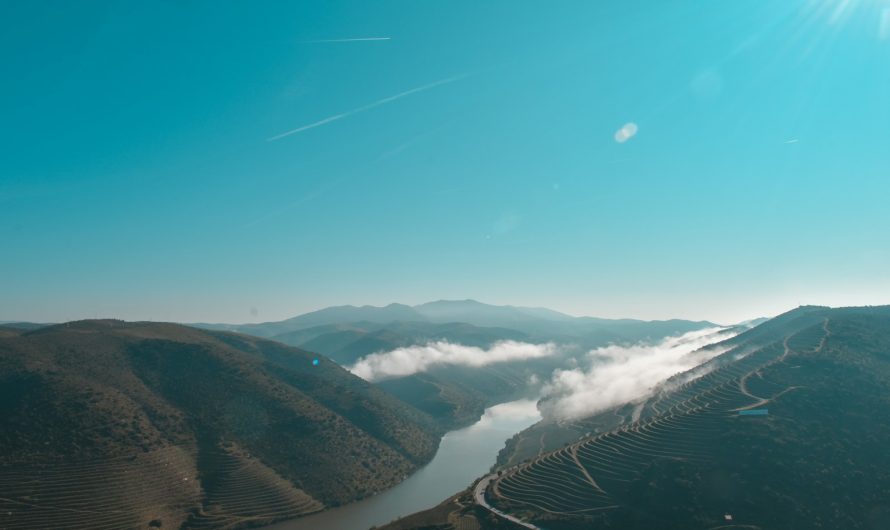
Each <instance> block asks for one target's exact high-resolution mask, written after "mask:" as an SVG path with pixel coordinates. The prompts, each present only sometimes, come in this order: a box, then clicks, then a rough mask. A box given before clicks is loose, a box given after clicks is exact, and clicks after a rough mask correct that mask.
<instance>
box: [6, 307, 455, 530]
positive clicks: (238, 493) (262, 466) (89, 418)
mask: <svg viewBox="0 0 890 530" xmlns="http://www.w3.org/2000/svg"><path fill="white" fill-rule="evenodd" d="M314 358H315V356H314V355H312V354H310V353H308V352H305V351H303V350H299V349H296V348H293V347H288V346H285V345H282V344H279V343H275V342H271V341H268V340H262V339H257V338H253V337H247V336H242V335H236V334H233V333H227V332H208V331H201V330H197V329H194V328H189V327H184V326H178V325H173V324H156V323H125V322H120V321H82V322H72V323H69V324H63V325H57V326H51V327H47V328H43V329H38V330H33V331H26V332H16V333H14V334H9V335H8V336H2V337H0V455H2V456H0V527H2V528H6V529H10V530H11V529H24V528H71V529H76V528H84V529H87V528H89V529H95V528H148V527H150V526H154V527H158V526H161V525H162V526H163V528H179V527H183V528H223V527H225V528H236V527H241V526H249V525H258V524H264V523H268V522H271V521H273V520H277V519H282V518H289V517H295V516H299V515H301V514H305V513H310V512H312V511H317V510H320V509H322V508H324V507H325V506H336V505H338V504H342V503H345V502H349V501H352V500H355V499H359V498H362V497H365V496H368V495H371V494H373V493H374V492H376V491H378V490H382V489H384V488H387V487H390V486H392V485H394V484H396V483H397V482H399V481H400V480H402V478H403V477H404V476H405V475H407V474H409V473H411V472H412V471H414V470H415V469H416V468H417V467H418V466H420V465H422V464H423V463H425V462H427V461H428V460H429V459H430V458H431V457H432V455H433V454H434V452H435V450H436V447H437V443H438V438H439V435H440V432H438V431H437V430H436V428H435V427H433V424H432V422H431V420H430V419H429V417H428V416H426V415H424V414H423V413H421V412H419V411H417V410H416V409H413V408H412V407H409V406H407V405H405V404H404V403H403V402H401V401H400V400H398V399H396V398H393V397H391V396H389V395H388V394H386V393H385V392H383V391H381V390H379V389H377V388H375V387H373V386H372V385H370V384H368V383H366V382H365V381H363V380H361V379H359V378H357V377H355V376H353V375H351V374H349V373H348V372H346V371H345V370H343V369H342V368H340V367H339V366H338V365H336V364H335V363H333V362H331V361H329V360H327V359H325V358H320V359H319V361H318V363H317V365H316V364H315V363H313V359H314Z"/></svg>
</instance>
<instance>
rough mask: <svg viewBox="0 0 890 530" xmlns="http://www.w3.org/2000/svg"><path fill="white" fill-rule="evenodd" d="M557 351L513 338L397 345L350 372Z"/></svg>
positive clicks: (405, 371)
mask: <svg viewBox="0 0 890 530" xmlns="http://www.w3.org/2000/svg"><path fill="white" fill-rule="evenodd" d="M555 353H556V345H555V344H552V343H547V344H529V343H527V342H516V341H512V340H505V341H499V342H496V343H494V344H493V345H492V346H491V348H489V349H487V350H484V349H482V348H477V347H475V346H464V345H462V344H453V343H451V342H448V341H436V342H429V343H427V344H424V345H418V346H408V347H405V348H398V349H395V350H393V351H391V352H385V353H373V354H371V355H368V356H366V357H362V358H361V359H359V360H358V362H356V363H355V364H354V365H352V367H350V368H349V371H350V372H352V373H354V374H355V375H357V376H359V377H361V378H362V379H365V380H366V381H379V380H381V379H389V378H393V377H404V376H406V375H411V374H416V373H418V372H425V371H427V370H429V369H430V368H432V367H434V366H442V365H463V366H485V365H488V364H493V363H502V362H507V361H519V360H523V359H537V358H540V357H548V356H550V355H553V354H555Z"/></svg>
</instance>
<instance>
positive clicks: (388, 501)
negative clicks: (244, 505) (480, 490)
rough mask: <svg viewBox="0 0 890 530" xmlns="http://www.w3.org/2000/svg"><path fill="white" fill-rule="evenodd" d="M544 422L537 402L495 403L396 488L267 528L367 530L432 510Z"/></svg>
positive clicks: (447, 437)
mask: <svg viewBox="0 0 890 530" xmlns="http://www.w3.org/2000/svg"><path fill="white" fill-rule="evenodd" d="M540 419H541V416H540V415H539V414H538V410H537V408H536V407H535V401H534V400H530V399H523V400H519V401H511V402H509V403H502V404H500V405H495V406H494V407H491V408H488V409H486V410H485V414H484V415H483V416H482V419H480V420H479V421H478V422H477V423H475V424H473V425H471V426H469V427H467V428H464V429H460V430H457V431H451V432H449V433H448V434H446V435H445V436H444V437H443V438H442V443H441V445H440V446H439V451H438V452H437V453H436V456H435V457H434V458H433V460H432V461H431V462H430V463H429V464H427V465H426V466H425V467H423V468H422V469H420V470H419V471H418V472H417V473H415V474H413V475H411V476H410V477H408V479H407V480H405V481H404V482H402V483H401V484H399V485H398V486H396V487H394V488H392V489H390V490H387V491H385V492H383V493H381V494H379V495H376V496H374V497H371V498H368V499H365V500H362V501H359V502H356V503H353V504H349V505H347V506H342V507H340V508H335V509H332V510H329V511H326V512H322V513H319V514H317V515H311V516H309V517H303V518H300V519H295V520H292V521H285V522H283V523H278V524H275V525H272V526H269V527H267V528H270V529H274V530H367V529H368V528H369V527H371V526H374V525H377V526H379V525H382V524H386V523H388V522H390V521H392V520H393V519H396V518H397V517H402V516H405V515H409V514H412V513H414V512H417V511H420V510H425V509H427V508H432V507H433V506H435V505H436V504H438V503H440V502H442V501H443V500H445V499H446V498H448V497H450V496H451V495H453V494H455V493H457V492H458V491H460V490H462V489H464V488H466V487H468V486H469V485H470V484H472V482H473V480H475V479H477V478H479V477H481V476H482V475H484V474H485V473H486V472H487V471H488V469H489V468H490V467H491V466H492V465H494V463H495V459H496V458H497V454H498V451H500V450H501V448H503V447H504V442H506V441H507V439H508V438H510V437H511V436H513V435H514V434H516V433H517V432H519V431H521V430H522V429H525V428H526V427H528V426H529V425H532V424H533V423H535V422H537V421H538V420H540Z"/></svg>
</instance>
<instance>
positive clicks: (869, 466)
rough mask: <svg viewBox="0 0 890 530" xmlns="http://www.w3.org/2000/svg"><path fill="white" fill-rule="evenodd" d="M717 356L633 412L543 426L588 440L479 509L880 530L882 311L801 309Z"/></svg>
mask: <svg viewBox="0 0 890 530" xmlns="http://www.w3.org/2000/svg"><path fill="white" fill-rule="evenodd" d="M723 345H724V346H729V347H731V349H729V350H728V351H727V352H726V353H723V354H722V355H719V356H717V357H715V358H714V359H712V360H711V361H709V362H708V363H706V364H705V365H703V366H702V367H699V368H697V369H695V370H694V371H693V372H694V373H688V374H680V375H678V376H676V377H674V378H672V380H670V381H668V382H666V383H665V384H664V385H662V388H661V390H660V391H658V392H656V393H655V395H654V396H653V397H651V398H650V399H648V400H647V401H645V402H644V403H637V404H633V405H629V406H624V407H619V408H618V409H612V410H608V411H605V412H603V413H601V414H598V415H596V416H593V417H591V418H587V419H585V420H581V421H577V422H573V424H572V426H571V430H567V429H568V426H565V425H564V426H562V427H559V426H555V427H554V429H555V430H554V432H556V431H558V430H559V429H560V428H561V429H562V430H563V434H565V432H572V431H574V432H579V431H580V432H585V431H586V432H587V433H590V434H588V435H586V436H584V435H582V438H581V439H580V440H578V441H575V442H574V443H570V444H567V445H566V446H565V447H563V448H561V449H559V450H557V451H553V452H549V453H545V454H543V455H541V456H539V457H537V458H534V459H532V460H531V461H529V462H527V463H523V464H521V465H518V466H515V467H510V468H507V469H506V470H504V471H503V473H502V474H501V476H500V477H499V478H498V479H497V480H496V481H494V483H493V486H492V487H490V488H489V490H488V491H487V493H486V495H487V497H488V499H489V501H490V502H491V503H492V504H493V505H495V506H497V507H498V508H500V509H502V510H504V511H505V512H508V513H512V514H514V515H517V516H519V517H522V518H524V519H526V520H531V521H534V522H535V524H538V525H540V526H541V527H546V528H548V529H580V528H585V529H586V528H615V529H619V528H620V529H636V528H639V529H644V528H665V529H687V528H751V529H773V528H774V529H815V528H825V529H835V528H858V529H869V530H870V529H878V528H886V519H887V516H888V513H890V505H888V502H887V499H888V498H890V473H888V472H887V469H890V456H888V453H887V451H886V447H885V445H886V444H885V442H886V440H887V439H890V415H888V412H887V411H888V410H890V397H888V396H890V308H849V309H828V308H820V307H804V308H800V309H797V310H795V311H791V312H789V313H786V314H784V315H781V316H779V317H777V318H775V319H772V320H771V321H769V322H766V323H764V324H762V325H761V326H758V327H757V328H754V329H753V330H751V331H748V332H746V333H743V334H741V335H739V336H737V337H735V338H733V339H730V340H729V341H726V342H724V343H723ZM537 429H539V432H540V430H541V429H542V427H541V426H538V427H537ZM532 431H534V429H533V430H532ZM529 434H530V433H528V432H527V433H523V435H520V438H521V437H522V436H525V437H526V438H528V436H529ZM514 449H515V448H514ZM508 452H509V451H508ZM729 521H731V522H729ZM722 525H729V526H722Z"/></svg>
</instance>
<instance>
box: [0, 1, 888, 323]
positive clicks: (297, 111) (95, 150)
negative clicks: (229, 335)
mask: <svg viewBox="0 0 890 530" xmlns="http://www.w3.org/2000/svg"><path fill="white" fill-rule="evenodd" d="M0 66H2V69H0V75H2V83H0V116H2V119H0V160H2V163H0V238H2V241H3V245H2V249H3V250H2V254H0V258H2V259H0V320H31V321H44V322H46V321H64V320H72V319H78V318H93V317H115V318H123V319H127V320H169V321H180V322H194V321H204V322H254V321H269V320H278V319H282V318H287V317H290V316H293V315H295V314H298V313H302V312H305V311H309V310H313V309H317V308H321V307H324V306H328V305H338V304H356V305H361V304H374V305H382V304H387V303H390V302H402V303H409V304H413V303H420V302H425V301H428V300H435V299H443V298H444V299H463V298H474V299H478V300H482V301H485V302H489V303H496V304H514V305H532V306H545V307H551V308H553V309H557V310H561V311H565V312H568V313H571V314H576V315H593V316H600V317H636V318H645V319H656V318H694V319H709V320H711V321H714V322H720V323H728V322H734V321H739V320H743V319H746V318H753V317H757V316H763V315H771V314H776V313H780V312H782V311H785V310H787V309H790V308H792V307H795V306H797V305H800V304H822V305H859V304H882V303H890V274H887V271H888V270H890V230H888V228H890V208H888V207H887V198H888V197H890V148H888V143H890V97H888V96H887V95H888V94H890V0H783V1H782V2H776V1H774V0H751V1H748V2H706V1H702V0H698V1H688V0H672V1H663V0H648V1H643V0H620V1H619V0H604V1H601V2H589V1H575V2H572V1H561V2H532V1H528V2H524V1H515V0H504V1H490V2H484V3H482V2H476V1H463V0H453V1H448V2H445V1H434V0H422V1H418V0H403V1H389V0H380V1H375V2H362V1H356V2H338V1H323V2H322V1H319V2H272V1H269V2H217V1H213V2H210V1H208V2H200V1H189V2H184V1H167V2H148V3H147V2H107V3H105V2H88V1H85V2H77V3H73V2H51V3H48V2H42V1H33V2H4V3H2V4H0Z"/></svg>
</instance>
